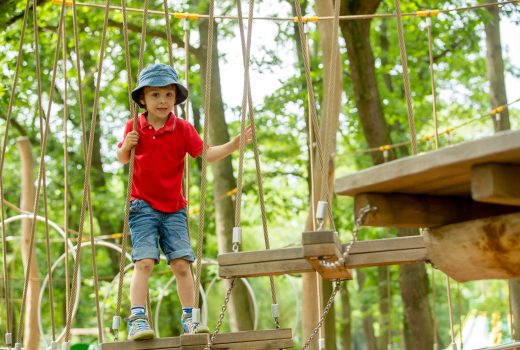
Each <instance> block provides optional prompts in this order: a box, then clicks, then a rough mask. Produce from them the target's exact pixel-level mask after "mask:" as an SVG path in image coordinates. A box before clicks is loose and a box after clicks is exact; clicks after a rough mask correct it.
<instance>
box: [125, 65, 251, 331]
mask: <svg viewBox="0 0 520 350" xmlns="http://www.w3.org/2000/svg"><path fill="white" fill-rule="evenodd" d="M187 97H188V90H187V89H186V88H185V87H184V86H183V85H181V84H179V81H178V75H177V72H176V71H175V69H173V68H172V67H170V66H168V65H164V64H153V65H150V66H148V67H146V68H145V69H143V70H142V71H141V73H140V74H139V84H138V86H137V87H136V88H135V89H134V90H133V91H132V99H133V100H134V101H135V102H136V103H137V104H138V105H139V106H140V107H142V108H144V109H145V110H146V111H145V112H144V113H143V114H141V115H140V116H139V118H138V125H137V129H136V131H133V120H129V121H128V122H127V124H126V128H125V132H124V139H123V141H122V142H120V143H119V144H118V151H117V157H118V159H119V161H120V162H121V163H123V164H126V163H128V161H129V160H130V152H131V150H132V148H134V147H135V161H134V174H133V178H132V195H131V199H130V200H131V201H130V214H129V227H130V231H131V237H132V246H133V249H132V260H133V262H134V264H135V268H134V273H133V275H132V280H131V283H130V302H131V316H130V318H129V322H128V338H129V339H130V340H138V339H151V338H153V337H154V336H155V332H154V331H153V329H152V328H151V327H150V325H149V323H148V320H147V317H146V313H145V302H146V293H147V289H148V287H147V286H148V279H149V277H150V275H151V273H152V269H153V266H154V265H155V264H158V263H159V254H160V253H159V249H158V247H157V246H158V245H159V246H160V247H161V250H162V251H163V253H164V255H165V256H166V260H167V261H168V264H169V265H170V268H171V270H172V272H173V273H174V274H175V278H176V280H177V293H178V295H179V300H180V302H181V305H182V317H181V323H182V328H183V331H184V332H185V333H193V332H194V331H197V329H195V328H196V325H194V323H193V322H192V319H191V316H192V308H193V306H194V304H195V286H194V282H193V276H192V273H191V263H192V262H193V261H194V260H195V256H194V254H193V250H192V248H191V245H190V242H189V237H188V232H187V216H186V204H187V202H186V199H185V198H184V196H183V195H182V176H183V172H184V158H185V156H186V154H189V155H190V156H191V157H197V156H199V155H200V154H201V153H202V150H203V148H202V147H203V146H204V145H203V142H202V140H201V138H200V136H199V135H198V133H197V131H196V130H195V128H194V127H193V126H192V125H191V124H190V123H188V122H187V121H185V120H183V119H180V118H178V117H176V116H175V115H174V114H173V113H172V110H173V108H174V106H175V105H178V104H180V103H183V102H184V101H185V100H186V98H187ZM245 137H246V142H250V140H251V128H247V131H246V135H245ZM205 147H207V152H206V154H207V159H208V161H209V162H213V161H217V160H220V159H223V158H225V157H227V156H228V155H230V154H231V153H233V152H234V151H236V150H238V148H239V147H240V135H238V136H235V137H234V138H233V139H232V140H231V141H230V142H228V143H226V144H223V145H220V146H209V145H205ZM200 330H201V329H199V331H200Z"/></svg>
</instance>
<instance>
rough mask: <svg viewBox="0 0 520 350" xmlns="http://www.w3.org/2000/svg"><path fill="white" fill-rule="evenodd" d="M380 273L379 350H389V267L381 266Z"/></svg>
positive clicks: (378, 271) (378, 270)
mask: <svg viewBox="0 0 520 350" xmlns="http://www.w3.org/2000/svg"><path fill="white" fill-rule="evenodd" d="M377 273H378V278H377V279H378V282H379V285H378V289H379V314H380V315H379V329H380V332H379V339H378V348H379V349H380V350H387V349H388V344H390V341H391V339H390V333H389V331H390V326H391V325H390V300H391V299H389V297H390V296H389V295H388V288H389V284H391V283H390V281H389V280H388V273H389V267H388V266H381V267H379V268H378V269H377Z"/></svg>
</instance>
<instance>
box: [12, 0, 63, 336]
mask: <svg viewBox="0 0 520 350" xmlns="http://www.w3.org/2000/svg"><path fill="white" fill-rule="evenodd" d="M64 9H65V3H62V6H61V11H60V21H59V25H58V31H57V32H58V39H57V44H56V49H55V51H54V61H53V62H54V66H53V70H52V79H51V85H50V92H49V103H48V108H47V118H46V119H45V129H44V130H45V131H44V132H43V133H42V132H41V131H42V128H43V109H42V105H41V100H42V91H41V85H42V84H41V69H40V57H39V56H40V50H39V42H38V14H37V4H36V2H33V28H34V48H35V58H36V76H37V83H38V84H37V85H38V115H39V119H40V134H41V135H42V140H41V152H40V171H39V175H38V181H37V183H38V184H37V189H36V194H35V201H34V210H33V213H34V214H33V219H32V224H31V238H30V243H29V256H28V259H27V270H26V276H25V281H24V288H23V293H22V303H21V308H20V321H19V325H20V328H19V329H18V337H17V339H18V341H19V342H20V343H21V342H22V338H23V328H24V327H23V326H22V325H23V324H24V322H23V321H24V316H25V305H26V302H27V289H28V282H29V274H30V270H31V264H32V255H33V252H34V240H35V233H36V216H37V213H38V206H39V200H38V199H39V197H40V193H41V188H42V182H44V181H45V150H46V146H47V136H48V134H49V124H50V119H51V107H52V99H53V95H54V84H55V82H56V71H57V64H58V60H59V53H60V45H61V35H60V33H61V28H62V26H63V22H64V13H65V11H64ZM43 186H44V187H45V184H43ZM45 191H46V189H44V193H45ZM44 201H45V202H46V200H45V199H44ZM46 220H47V219H46Z"/></svg>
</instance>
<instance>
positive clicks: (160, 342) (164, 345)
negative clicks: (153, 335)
mask: <svg viewBox="0 0 520 350" xmlns="http://www.w3.org/2000/svg"><path fill="white" fill-rule="evenodd" d="M209 339H210V334H185V335H181V336H180V337H172V338H161V339H152V340H142V341H124V342H114V343H104V344H100V350H145V349H164V350H166V349H168V350H170V349H171V350H203V349H204V348H205V347H206V345H207V344H208V341H209ZM292 347H293V340H292V331H291V329H289V328H284V329H274V330H258V331H243V332H231V333H222V334H218V335H217V336H216V338H215V341H214V342H213V345H212V346H211V349H212V350H213V349H220V350H224V349H233V350H235V349H236V350H238V349H247V350H278V349H291V348H292Z"/></svg>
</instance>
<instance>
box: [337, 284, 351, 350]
mask: <svg viewBox="0 0 520 350" xmlns="http://www.w3.org/2000/svg"><path fill="white" fill-rule="evenodd" d="M340 324H341V344H342V346H343V350H351V349H352V316H351V306H350V293H349V291H348V288H347V285H346V284H344V286H343V289H342V290H341V320H340Z"/></svg>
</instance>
